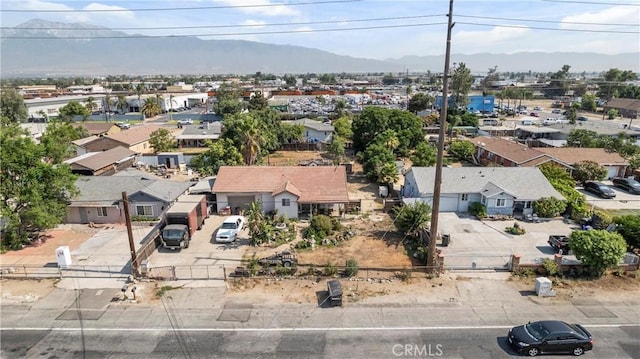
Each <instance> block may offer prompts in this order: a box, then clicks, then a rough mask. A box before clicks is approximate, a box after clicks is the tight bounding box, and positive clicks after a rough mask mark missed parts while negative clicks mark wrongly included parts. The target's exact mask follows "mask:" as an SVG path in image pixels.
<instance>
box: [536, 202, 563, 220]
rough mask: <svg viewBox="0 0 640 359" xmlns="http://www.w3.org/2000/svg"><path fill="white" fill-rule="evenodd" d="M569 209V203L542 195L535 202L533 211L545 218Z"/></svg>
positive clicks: (555, 215)
mask: <svg viewBox="0 0 640 359" xmlns="http://www.w3.org/2000/svg"><path fill="white" fill-rule="evenodd" d="M566 209H567V203H566V202H565V201H563V200H560V199H558V198H555V197H542V198H540V199H539V200H537V201H534V202H533V212H534V213H536V214H537V215H538V216H540V217H543V218H553V217H557V216H559V215H561V214H562V213H564V211H565V210H566Z"/></svg>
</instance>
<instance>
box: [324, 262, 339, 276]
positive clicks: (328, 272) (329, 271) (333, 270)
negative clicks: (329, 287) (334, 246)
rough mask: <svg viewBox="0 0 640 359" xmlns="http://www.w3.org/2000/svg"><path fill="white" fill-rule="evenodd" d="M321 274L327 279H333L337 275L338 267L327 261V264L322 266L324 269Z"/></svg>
mask: <svg viewBox="0 0 640 359" xmlns="http://www.w3.org/2000/svg"><path fill="white" fill-rule="evenodd" d="M322 274H324V275H325V276H327V277H333V276H335V275H337V274H338V266H336V265H335V264H333V262H331V261H327V264H325V265H324V269H323V270H322Z"/></svg>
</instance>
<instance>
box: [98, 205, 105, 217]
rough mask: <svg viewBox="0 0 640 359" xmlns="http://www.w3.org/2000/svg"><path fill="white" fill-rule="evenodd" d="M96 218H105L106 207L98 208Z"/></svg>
mask: <svg viewBox="0 0 640 359" xmlns="http://www.w3.org/2000/svg"><path fill="white" fill-rule="evenodd" d="M96 209H97V210H98V217H106V216H107V207H98V208H96Z"/></svg>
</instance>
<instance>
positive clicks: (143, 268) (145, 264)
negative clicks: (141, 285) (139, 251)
mask: <svg viewBox="0 0 640 359" xmlns="http://www.w3.org/2000/svg"><path fill="white" fill-rule="evenodd" d="M150 267H151V265H150V263H149V260H147V259H145V260H143V261H142V262H140V274H141V275H144V276H146V275H147V274H149V269H150Z"/></svg>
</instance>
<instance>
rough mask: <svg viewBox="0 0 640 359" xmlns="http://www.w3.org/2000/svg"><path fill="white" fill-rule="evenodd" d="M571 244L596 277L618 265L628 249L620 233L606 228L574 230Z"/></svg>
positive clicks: (578, 257)
mask: <svg viewBox="0 0 640 359" xmlns="http://www.w3.org/2000/svg"><path fill="white" fill-rule="evenodd" d="M569 246H570V247H571V249H572V250H573V252H574V253H575V254H576V258H577V259H578V260H580V261H581V262H582V264H584V266H585V267H586V268H587V270H588V271H589V273H590V274H591V275H593V276H596V277H600V276H602V274H604V272H605V271H606V270H607V269H610V268H614V267H616V266H617V265H618V263H620V260H621V259H622V258H623V257H624V253H625V252H626V249H627V243H626V242H625V240H624V238H622V236H621V235H620V234H618V233H615V232H611V233H609V232H607V231H604V230H590V231H573V232H572V233H571V235H570V236H569Z"/></svg>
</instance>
